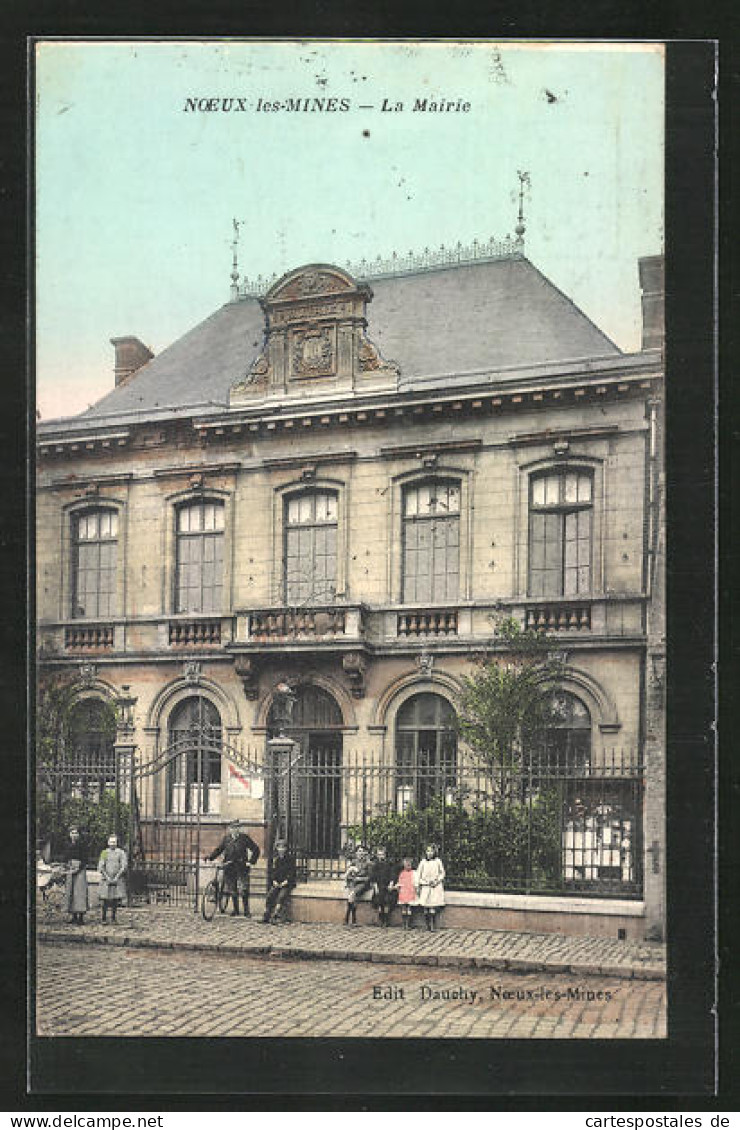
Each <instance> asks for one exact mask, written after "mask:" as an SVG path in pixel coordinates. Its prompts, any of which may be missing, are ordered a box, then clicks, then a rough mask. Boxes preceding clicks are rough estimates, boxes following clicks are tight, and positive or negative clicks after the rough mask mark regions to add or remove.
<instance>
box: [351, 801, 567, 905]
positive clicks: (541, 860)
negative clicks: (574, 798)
mask: <svg viewBox="0 0 740 1130" xmlns="http://www.w3.org/2000/svg"><path fill="white" fill-rule="evenodd" d="M489 804H490V801H489ZM347 834H348V836H349V837H351V838H352V839H353V840H355V841H360V840H362V841H364V842H365V843H366V844H367V845H368V847H370V848H376V847H379V846H381V845H382V846H384V847H386V848H387V850H388V854H389V856H390V857H391V858H392V859H393V860H397V861H400V860H401V859H403V858H404V857H405V856H408V857H410V858H411V859H413V861H414V863H417V862H418V861H419V859H420V857H421V855H422V853H423V851H424V848H425V846H426V844H427V843H436V844H437V846H438V847H439V851H440V855H441V856H442V858H443V862H444V865H445V871H446V873H447V879H446V882H447V885H448V886H450V887H458V888H463V889H464V888H469V889H475V888H477V889H481V890H498V889H502V890H510V889H514V888H516V889H524V890H544V889H548V888H557V887H558V886H559V884H560V879H561V802H560V797H559V795H558V792H557V790H555V789H553V790H549V791H547V792H543V793H541V794H539V795H538V796H535V797H532V798H530V799H529V800H523V801H515V800H511V799H508V798H507V799H500V800H498V801H497V802H496V803H494V804H493V805H492V806H491V807H485V808H484V807H483V806H482V805H481V804H480V803H479V802H476V801H473V802H470V801H467V802H466V799H465V798H464V797H463V795H462V794H460V796H459V798H458V802H457V803H456V804H446V803H445V802H444V799H443V798H442V797H436V798H435V799H434V800H433V801H432V802H431V804H430V805H429V806H428V807H426V808H417V807H415V806H413V805H411V806H410V807H409V808H407V809H406V811H405V812H402V813H396V812H389V813H386V814H382V815H379V816H375V817H373V818H371V819H370V820H368V821H367V822H366V824H365V825H364V826H362V825H353V826H352V827H350V828H348V829H347Z"/></svg>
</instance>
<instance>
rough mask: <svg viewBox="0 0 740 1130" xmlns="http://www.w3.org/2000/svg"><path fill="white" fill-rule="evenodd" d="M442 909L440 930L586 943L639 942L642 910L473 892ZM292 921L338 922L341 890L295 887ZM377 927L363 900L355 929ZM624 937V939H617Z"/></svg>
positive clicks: (396, 916)
mask: <svg viewBox="0 0 740 1130" xmlns="http://www.w3.org/2000/svg"><path fill="white" fill-rule="evenodd" d="M446 897H447V904H446V905H445V907H444V908H443V909H442V911H440V912H439V914H440V918H439V921H440V924H441V925H442V926H443V927H444V926H453V927H457V928H458V929H469V930H512V931H516V932H518V933H527V934H570V935H578V934H585V935H587V936H589V937H599V938H619V937H623V938H626V939H628V940H630V941H642V940H643V939H644V934H645V906H644V903H642V902H628V901H627V900H624V899H618V900H617V899H615V900H609V899H582V898H573V899H568V898H548V897H537V896H532V895H488V894H478V893H475V892H471V893H463V892H461V891H449V892H447V896H446ZM291 904H292V918H293V920H294V921H295V922H334V923H338V922H343V921H344V912H345V908H346V902H345V901H344V898H343V897H342V894H341V885H340V884H336V885H335V884H333V883H311V884H307V883H306V884H301V885H299V886H298V887H296V889H295V891H293V895H292V899H291ZM376 921H377V914H376V911H375V910H374V909H373V907H372V905H371V903H370V900H369V898H363V899H362V900H361V901H360V903H359V904H358V906H357V922H358V925H362V926H369V925H372V924H374V923H375V922H376ZM422 923H423V912H422V911H421V909H417V910H416V911H415V925H417V924H418V925H421V924H422ZM391 925H392V926H399V927H400V925H401V913H400V911H399V910H398V909H396V910H394V912H393V918H392V921H391ZM621 931H624V933H621Z"/></svg>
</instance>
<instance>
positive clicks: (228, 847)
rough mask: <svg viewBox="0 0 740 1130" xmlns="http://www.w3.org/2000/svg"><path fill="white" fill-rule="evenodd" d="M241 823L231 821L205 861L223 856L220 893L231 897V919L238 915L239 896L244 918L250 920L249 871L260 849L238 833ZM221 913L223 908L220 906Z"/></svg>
mask: <svg viewBox="0 0 740 1130" xmlns="http://www.w3.org/2000/svg"><path fill="white" fill-rule="evenodd" d="M240 827H241V822H240V821H239V820H232V821H231V823H230V824H229V828H228V831H227V833H226V835H225V836H224V838H223V839H222V840H221V843H220V844H219V845H218V847H217V848H215V849H214V851H212V852H211V854H210V855H208V856H206V859H208V860H209V861H213V860H214V859H216V858H217V857H218V856H219V855H220V856H223V864H224V878H223V887H222V890H221V893H222V894H223V895H224V897H225V898H228V897H231V898H232V899H233V901H234V909H233V910H232V912H231V916H232V918H233V917H234V916H235V915H237V914H238V913H239V896H240V895H241V897H242V901H243V903H244V917H245V918H251V917H252V916H251V914H250V913H249V871H250V868H252V867H254V865H255V863H256V862H257V860H258V859H259V857H260V849H259V847H258V846H257V844H256V843H255V842H254V840H253V839H252V837H251V836H248V835H247V833H246V832H242V831H240ZM220 909H221V913H222V914H223V913H224V907H223V905H222V906H221V908H220Z"/></svg>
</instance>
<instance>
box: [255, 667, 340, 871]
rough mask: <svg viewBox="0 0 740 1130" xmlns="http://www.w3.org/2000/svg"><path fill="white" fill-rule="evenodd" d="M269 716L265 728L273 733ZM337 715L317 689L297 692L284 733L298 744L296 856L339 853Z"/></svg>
mask: <svg viewBox="0 0 740 1130" xmlns="http://www.w3.org/2000/svg"><path fill="white" fill-rule="evenodd" d="M274 722H275V720H274V719H273V716H272V714H271V716H270V722H269V725H268V728H269V729H270V730H271V736H272V734H273V733H275V732H276V726H275V725H274ZM342 725H343V720H342V713H341V711H340V709H339V707H338V705H337V703H336V701H335V700H334V699H333V698H332V696H331V695H330V694H329V693H328V692H327V691H324V690H322V689H321V688H319V687H313V686H301V687H298V689H297V691H296V698H295V702H294V704H293V713H292V717H291V720H290V724H289V725H288V726H286V727H285V728H284V733H285V735H286V737H289V738H291V739H292V740H293V741H294V742H295V743H296V744H297V745H298V747H299V750H300V755H299V757H298V758H297V760H295V764H294V766H293V768H292V770H291V776H292V781H291V805H290V823H291V827H290V829H289V836H290V839H291V842H292V845H293V848H294V850H295V852H296V855H297V856H298V857H302V858H304V859H313V860H316V859H322V858H326V859H330V858H331V857H332V856H334V855H336V854H337V853H338V851H339V847H340V843H341V832H340V823H341V814H342Z"/></svg>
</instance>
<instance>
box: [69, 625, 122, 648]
mask: <svg viewBox="0 0 740 1130" xmlns="http://www.w3.org/2000/svg"><path fill="white" fill-rule="evenodd" d="M114 639H115V631H114V627H113V625H112V624H79V625H77V624H74V625H70V626H69V627H67V628H65V629H64V647H65V649H66V650H67V651H99V650H104V649H111V648H112V647H113V645H114Z"/></svg>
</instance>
